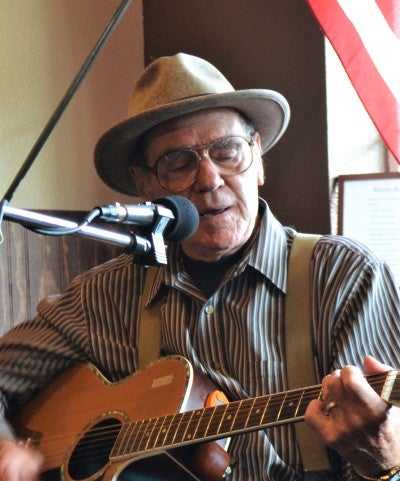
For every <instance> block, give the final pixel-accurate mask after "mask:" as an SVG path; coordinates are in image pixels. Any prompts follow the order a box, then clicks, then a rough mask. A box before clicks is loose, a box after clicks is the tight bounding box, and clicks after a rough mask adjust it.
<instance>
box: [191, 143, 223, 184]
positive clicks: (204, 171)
mask: <svg viewBox="0 0 400 481" xmlns="http://www.w3.org/2000/svg"><path fill="white" fill-rule="evenodd" d="M223 183H224V179H223V178H222V177H221V174H220V173H219V171H218V168H217V166H216V165H215V164H214V162H213V161H212V160H211V159H210V157H209V156H208V154H207V153H205V152H203V153H202V156H201V157H200V158H199V160H198V167H197V172H196V179H195V185H196V188H197V189H199V190H207V191H210V190H215V189H217V188H218V187H219V186H220V185H222V184H223Z"/></svg>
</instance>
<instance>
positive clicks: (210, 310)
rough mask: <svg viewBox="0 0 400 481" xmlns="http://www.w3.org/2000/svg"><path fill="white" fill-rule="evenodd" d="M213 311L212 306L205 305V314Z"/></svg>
mask: <svg viewBox="0 0 400 481" xmlns="http://www.w3.org/2000/svg"><path fill="white" fill-rule="evenodd" d="M213 312H214V308H213V306H210V305H208V306H206V313H207V314H212V313H213Z"/></svg>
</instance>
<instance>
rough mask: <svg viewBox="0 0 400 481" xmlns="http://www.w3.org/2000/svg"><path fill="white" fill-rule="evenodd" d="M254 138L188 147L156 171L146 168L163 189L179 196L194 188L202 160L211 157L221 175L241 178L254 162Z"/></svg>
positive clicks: (166, 157) (161, 161)
mask: <svg viewBox="0 0 400 481" xmlns="http://www.w3.org/2000/svg"><path fill="white" fill-rule="evenodd" d="M253 145H254V140H253V139H252V138H250V139H246V138H245V137H240V136H238V135H236V136H230V137H223V138H221V139H218V140H215V141H214V142H211V143H210V144H208V145H207V144H206V145H198V146H192V147H185V148H183V149H180V150H175V151H173V152H169V153H168V154H167V155H164V156H163V157H160V158H159V159H158V160H157V162H156V164H155V166H154V167H149V166H148V165H144V166H143V167H144V168H147V169H149V170H151V172H152V173H153V174H154V175H155V176H156V177H157V180H158V182H159V184H160V185H161V187H163V188H164V189H166V190H170V191H171V192H179V191H181V190H184V189H186V188H187V187H189V186H191V185H192V184H193V183H194V181H195V179H196V176H197V173H198V170H199V166H200V160H201V159H202V158H203V157H204V156H205V155H207V156H208V158H209V159H210V160H211V161H212V163H213V164H214V167H215V169H216V170H217V172H218V173H219V174H221V175H238V174H242V173H243V172H245V171H246V170H247V169H249V167H250V166H251V164H252V162H253V151H252V147H253Z"/></svg>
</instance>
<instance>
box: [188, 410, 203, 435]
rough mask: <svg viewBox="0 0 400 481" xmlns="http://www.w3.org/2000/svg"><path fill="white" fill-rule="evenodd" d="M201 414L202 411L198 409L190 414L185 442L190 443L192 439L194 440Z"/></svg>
mask: <svg viewBox="0 0 400 481" xmlns="http://www.w3.org/2000/svg"><path fill="white" fill-rule="evenodd" d="M201 414H202V411H201V410H200V409H196V410H195V411H193V412H192V413H191V416H190V421H189V424H188V426H187V429H186V433H185V438H186V440H188V441H190V440H192V439H196V433H197V430H198V427H199V423H200V421H201Z"/></svg>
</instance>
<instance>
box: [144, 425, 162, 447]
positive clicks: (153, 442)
mask: <svg viewBox="0 0 400 481" xmlns="http://www.w3.org/2000/svg"><path fill="white" fill-rule="evenodd" d="M155 421H156V422H155V424H154V426H153V430H152V432H151V434H150V436H149V440H148V443H147V448H148V449H154V448H156V447H157V443H158V439H159V436H160V433H161V430H162V427H163V424H164V418H156V420H155Z"/></svg>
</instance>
